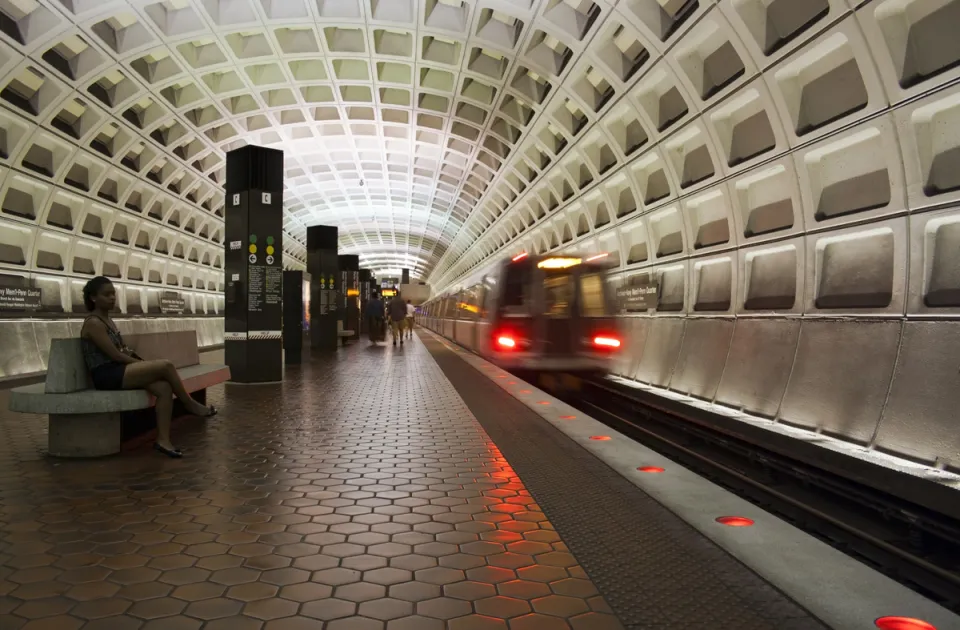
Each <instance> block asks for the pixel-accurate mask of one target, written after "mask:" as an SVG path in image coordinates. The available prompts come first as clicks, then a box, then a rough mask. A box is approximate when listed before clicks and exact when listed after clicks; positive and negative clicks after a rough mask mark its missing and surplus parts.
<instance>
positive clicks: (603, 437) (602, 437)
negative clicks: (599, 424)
mask: <svg viewBox="0 0 960 630" xmlns="http://www.w3.org/2000/svg"><path fill="white" fill-rule="evenodd" d="M590 439H591V440H598V441H601V442H602V441H605V440H609V439H610V436H609V435H591V436H590Z"/></svg>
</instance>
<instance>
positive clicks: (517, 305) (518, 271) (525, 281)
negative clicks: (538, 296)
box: [501, 264, 532, 315]
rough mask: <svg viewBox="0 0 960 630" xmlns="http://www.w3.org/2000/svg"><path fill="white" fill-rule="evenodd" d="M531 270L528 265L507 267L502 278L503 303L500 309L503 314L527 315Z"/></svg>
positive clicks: (528, 310)
mask: <svg viewBox="0 0 960 630" xmlns="http://www.w3.org/2000/svg"><path fill="white" fill-rule="evenodd" d="M531 273H532V270H531V268H530V267H529V266H528V265H523V264H521V265H515V266H511V267H508V271H507V273H506V274H504V280H503V304H501V309H502V310H503V313H504V314H505V315H529V314H530V302H531V299H532V296H531V295H530V289H531V286H530V277H531Z"/></svg>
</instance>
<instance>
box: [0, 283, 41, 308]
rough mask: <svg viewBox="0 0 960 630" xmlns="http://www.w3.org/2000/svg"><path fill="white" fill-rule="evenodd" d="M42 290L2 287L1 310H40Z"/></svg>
mask: <svg viewBox="0 0 960 630" xmlns="http://www.w3.org/2000/svg"><path fill="white" fill-rule="evenodd" d="M41 294H42V291H41V290H40V289H28V288H26V287H0V309H3V310H7V311H35V310H37V309H38V308H40V296H41Z"/></svg>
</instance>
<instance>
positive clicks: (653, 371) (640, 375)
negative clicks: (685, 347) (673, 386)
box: [636, 317, 686, 387]
mask: <svg viewBox="0 0 960 630" xmlns="http://www.w3.org/2000/svg"><path fill="white" fill-rule="evenodd" d="M685 324H686V322H685V321H684V320H683V319H681V318H679V317H657V318H654V319H652V320H650V327H649V331H648V332H647V339H646V343H645V344H644V346H643V356H642V357H641V359H640V365H639V366H638V367H637V375H636V379H637V380H638V381H642V382H644V383H650V384H651V385H656V386H658V387H666V386H667V384H668V383H669V382H670V377H671V376H673V370H674V368H675V367H676V365H677V359H678V358H679V356H680V347H681V345H682V343H683V329H684V325H685Z"/></svg>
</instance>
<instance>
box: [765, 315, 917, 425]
mask: <svg viewBox="0 0 960 630" xmlns="http://www.w3.org/2000/svg"><path fill="white" fill-rule="evenodd" d="M900 327H901V324H900V322H897V321H863V320H861V321H845V322H836V321H819V320H812V321H805V322H803V327H802V329H801V331H800V342H799V346H798V348H797V358H796V361H795V364H794V368H793V374H791V376H790V382H789V384H788V385H787V392H786V394H785V395H784V399H783V406H782V408H781V410H780V418H781V419H782V420H785V421H787V422H790V423H791V424H796V425H800V426H804V427H809V428H811V429H820V430H823V431H825V432H827V433H830V434H832V435H836V436H839V437H842V438H845V439H849V440H852V441H854V442H859V443H867V442H869V441H870V440H871V439H872V438H873V434H874V431H875V430H876V428H877V423H878V422H879V421H880V411H881V409H882V408H883V402H884V400H885V399H886V396H887V390H888V388H889V386H890V377H891V375H892V373H893V367H894V362H895V361H896V359H897V346H898V344H899V341H900Z"/></svg>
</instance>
